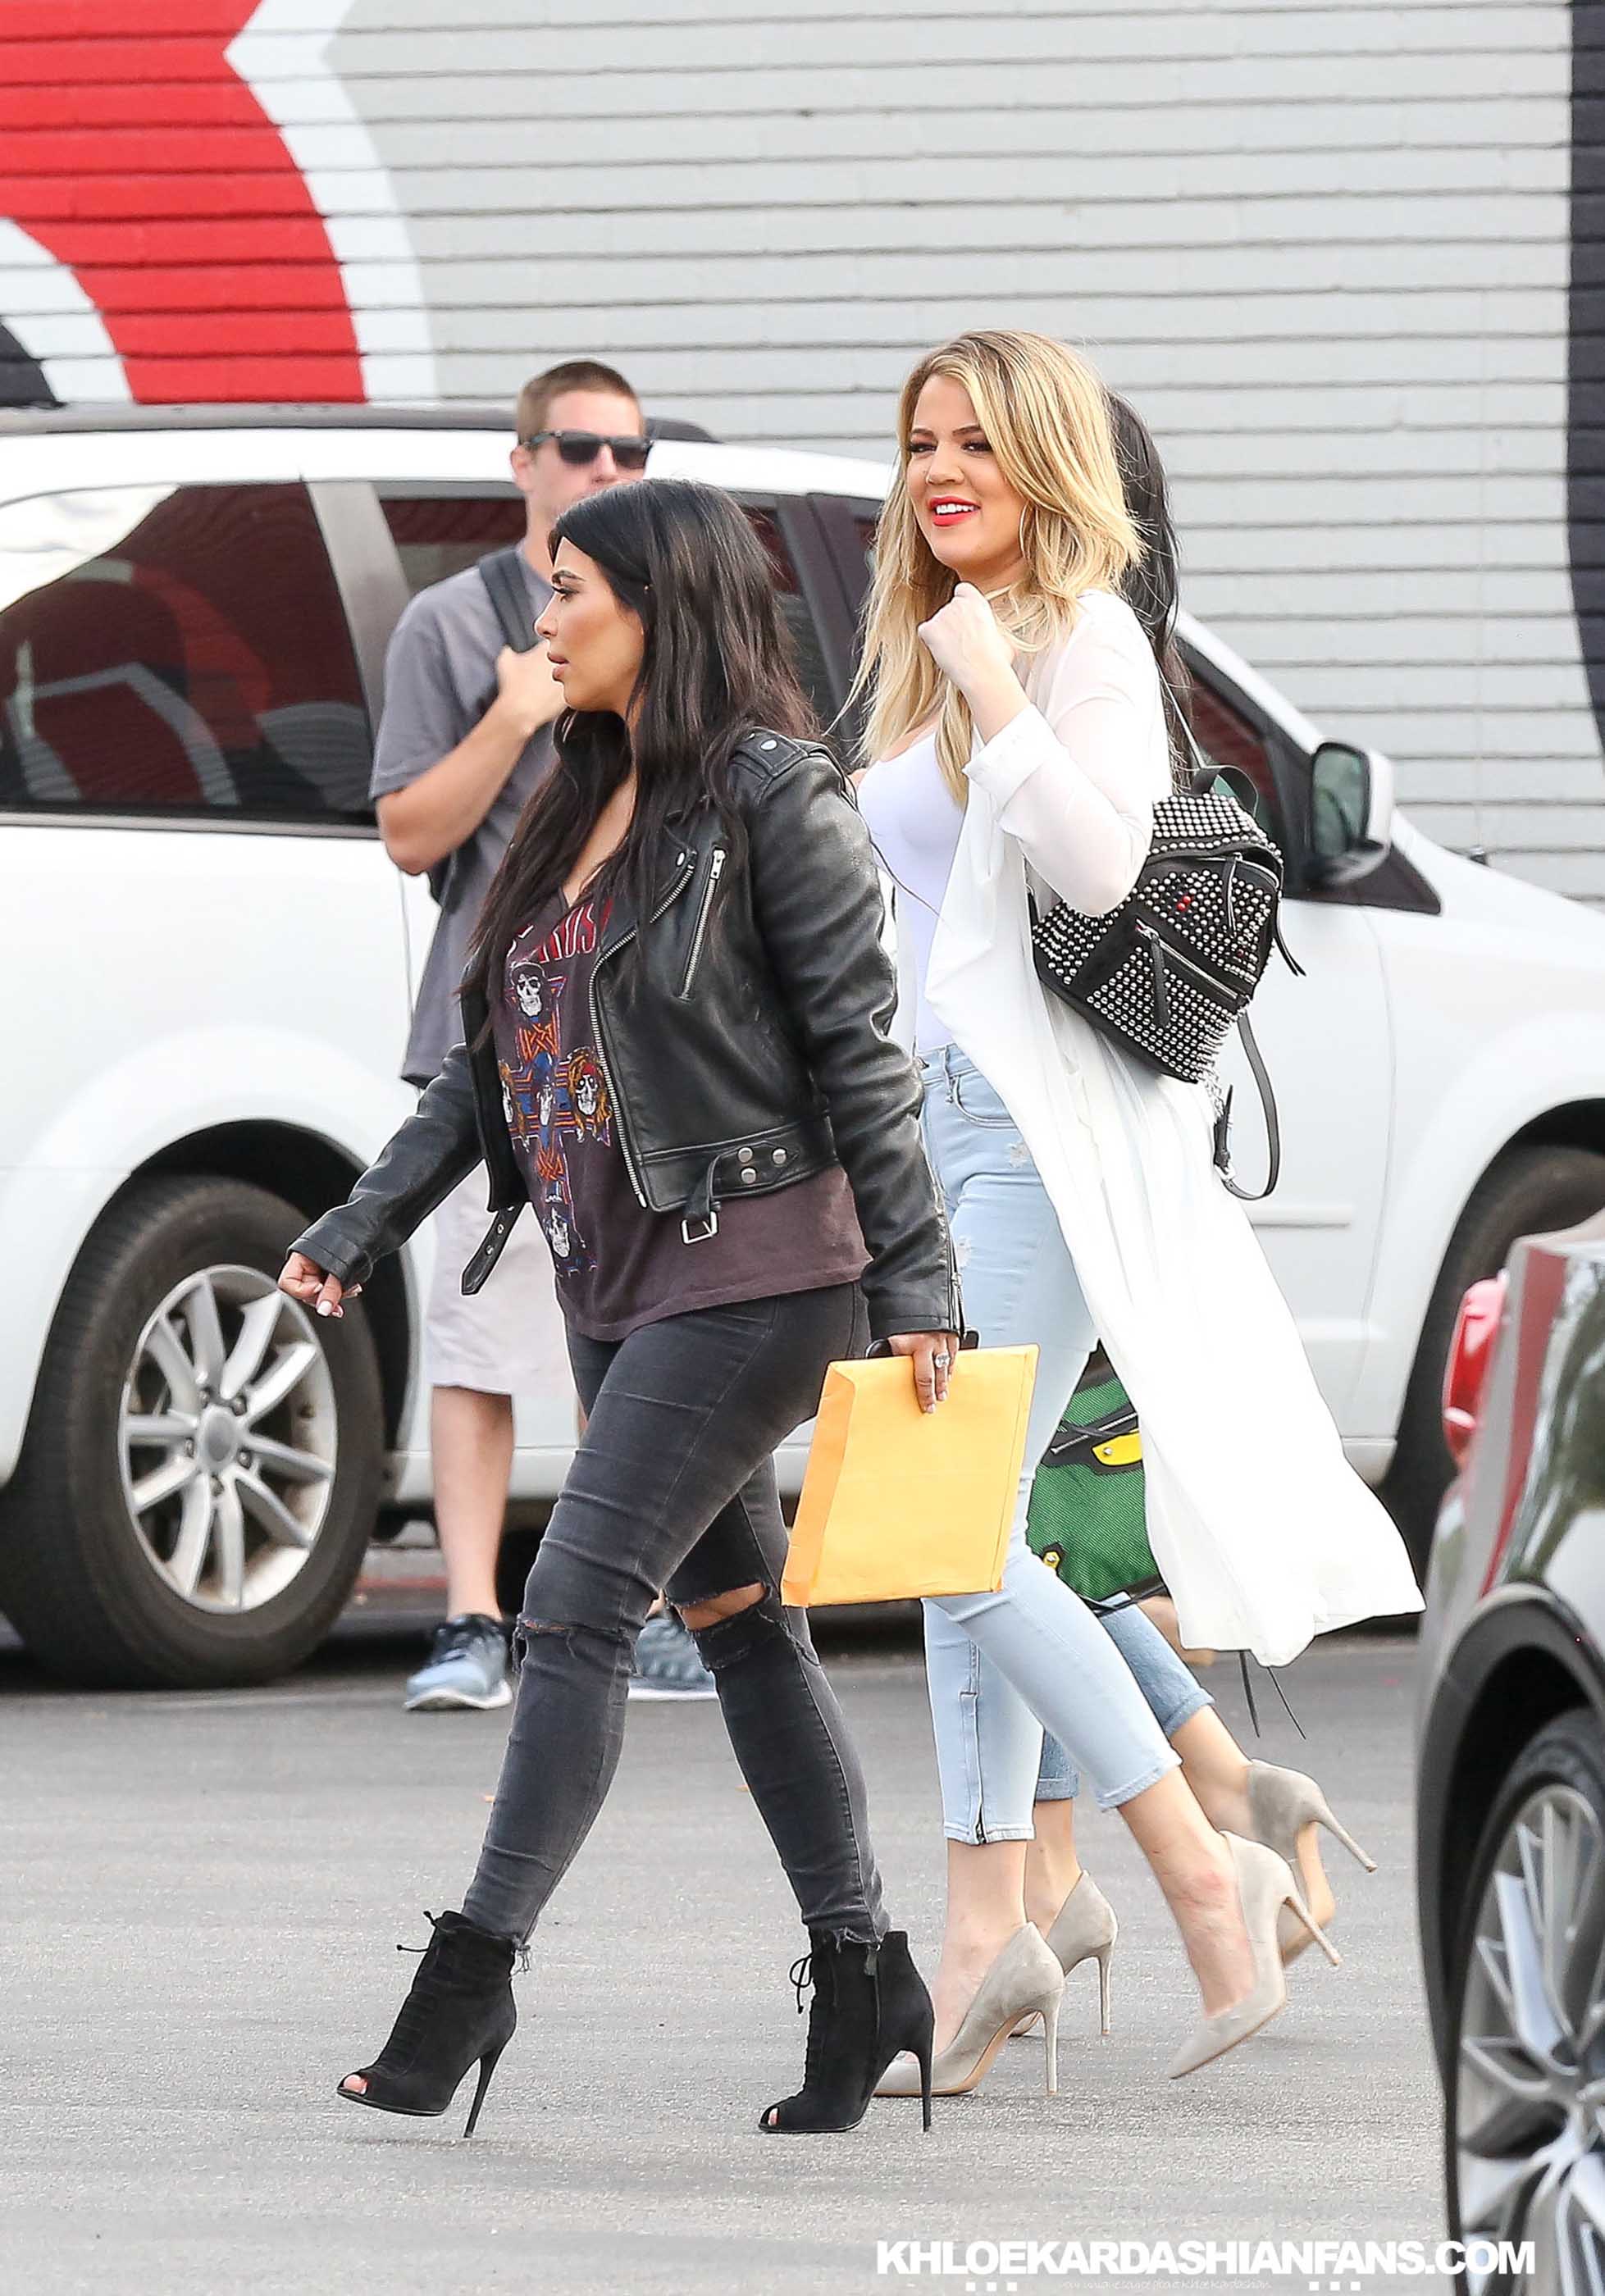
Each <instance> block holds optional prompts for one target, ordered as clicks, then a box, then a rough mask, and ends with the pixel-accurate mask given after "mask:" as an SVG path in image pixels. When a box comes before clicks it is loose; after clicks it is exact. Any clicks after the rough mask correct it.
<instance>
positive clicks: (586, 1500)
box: [463, 1284, 886, 1944]
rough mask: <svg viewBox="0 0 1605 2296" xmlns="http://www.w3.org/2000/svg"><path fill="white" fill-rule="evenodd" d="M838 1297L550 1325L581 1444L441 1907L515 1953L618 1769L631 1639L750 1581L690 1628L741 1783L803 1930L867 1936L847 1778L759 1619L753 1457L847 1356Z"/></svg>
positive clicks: (796, 1638) (858, 1827) (842, 1289)
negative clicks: (472, 1867) (656, 1619)
mask: <svg viewBox="0 0 1605 2296" xmlns="http://www.w3.org/2000/svg"><path fill="white" fill-rule="evenodd" d="M867 1345H868V1317H867V1315H866V1312H865V1308H864V1303H863V1297H862V1294H861V1293H860V1291H859V1289H858V1287H857V1285H856V1284H834V1285H831V1286H829V1287H828V1288H827V1289H824V1290H821V1291H817V1292H795V1293H792V1294H788V1295H786V1296H785V1297H782V1298H778V1299H768V1300H742V1301H740V1302H739V1303H737V1305H736V1306H733V1307H726V1308H699V1309H697V1310H695V1312H693V1313H691V1314H687V1315H683V1316H668V1317H665V1318H664V1319H663V1321H662V1322H661V1323H656V1324H646V1326H644V1327H643V1328H642V1329H641V1330H640V1331H638V1332H632V1333H630V1336H629V1337H628V1338H627V1339H624V1340H621V1341H614V1342H603V1341H596V1340H590V1339H587V1338H585V1337H583V1336H582V1335H581V1334H580V1333H575V1332H573V1331H572V1330H571V1332H570V1334H569V1357H570V1360H571V1362H572V1365H573V1369H574V1378H575V1382H576V1384H577V1385H578V1388H579V1390H580V1400H581V1402H582V1403H583V1405H584V1406H585V1409H586V1413H587V1421H586V1429H585V1433H584V1435H583V1436H582V1437H581V1439H580V1445H579V1447H578V1449H577V1450H576V1452H575V1454H574V1460H573V1464H572V1467H571V1468H570V1470H569V1474H568V1479H567V1480H566V1482H565V1483H564V1488H563V1493H562V1496H561V1497H560V1498H559V1499H558V1501H557V1505H556V1507H555V1509H554V1510H553V1513H552V1519H551V1521H550V1523H549V1525H548V1526H547V1532H546V1536H545V1538H543V1539H542V1541H541V1544H540V1550H539V1554H537V1556H536V1559H535V1564H534V1568H533V1569H532V1570H531V1573H530V1578H529V1583H528V1585H527V1587H525V1590H524V1600H523V1612H522V1614H521V1616H520V1619H519V1628H518V1635H517V1637H516V1642H515V1647H516V1648H518V1649H519V1650H521V1651H522V1656H523V1662H522V1664H521V1666H520V1668H519V1674H518V1687H517V1693H516V1698H515V1702H514V1710H513V1723H512V1727H511V1729H510V1731H509V1733H508V1736H507V1746H506V1754H505V1756H504V1758H503V1761H502V1771H501V1779H500V1783H499V1784H498V1788H497V1794H496V1805H495V1808H493V1809H492V1811H491V1813H490V1825H489V1826H488V1827H487V1829H486V1833H485V1841H484V1847H483V1849H482V1850H481V1853H480V1862H479V1870H478V1872H477V1873H476V1874H475V1875H474V1878H473V1886H472V1888H471V1889H470V1890H469V1892H468V1895H467V1897H466V1898H465V1899H464V1901H463V1910H464V1912H465V1914H466V1915H467V1916H468V1918H469V1920H470V1921H472V1922H474V1923H477V1924H478V1925H479V1927H480V1928H481V1929H485V1930H490V1931H493V1932H495V1933H496V1934H498V1935H500V1936H506V1937H515V1938H518V1939H524V1938H526V1937H527V1936H528V1935H529V1933H530V1931H531V1929H532V1928H533V1926H534V1924H535V1923H536V1921H537V1920H538V1919H539V1915H540V1912H541V1909H542V1907H544V1906H545V1905H546V1902H547V1898H549V1897H550V1896H551V1894H552V1892H553V1890H555V1889H556V1886H557V1884H558V1882H560V1881H561V1880H562V1879H563V1876H564V1873H565V1872H566V1871H567V1870H568V1866H569V1865H570V1863H571V1861H572V1858H573V1857H574V1856H575V1854H576V1853H577V1851H578V1850H579V1849H580V1843H581V1842H582V1841H584V1840H585V1837H586V1835H587V1833H588V1832H589V1831H590V1827H591V1824H592V1821H593V1820H594V1818H595V1817H596V1815H597V1811H598V1810H599V1809H600V1808H601V1807H602V1803H603V1800H605V1796H606V1793H607V1790H608V1787H609V1786H610V1784H612V1783H613V1771H614V1769H615V1767H617V1764H618V1759H619V1750H620V1747H621V1744H622V1743H623V1736H624V1710H625V1701H626V1698H627V1696H628V1693H629V1685H630V1664H631V1660H632V1657H633V1654H634V1651H635V1641H636V1636H637V1635H638V1632H639V1631H640V1628H641V1625H642V1623H643V1621H644V1620H645V1619H646V1614H647V1611H648V1610H649V1609H650V1607H651V1605H652V1603H653V1602H654V1600H655V1599H656V1595H657V1592H658V1589H659V1588H660V1587H662V1588H663V1589H664V1590H665V1591H666V1592H667V1594H668V1596H669V1599H670V1601H671V1603H681V1604H690V1605H695V1604H696V1603H703V1602H706V1601H707V1600H708V1598H709V1597H710V1596H711V1595H723V1594H728V1593H732V1592H734V1591H735V1590H736V1589H737V1588H739V1587H751V1586H761V1587H763V1588H764V1589H765V1592H764V1594H763V1596H762V1598H761V1600H760V1601H759V1602H758V1603H755V1604H753V1606H752V1607H751V1608H749V1609H747V1610H745V1611H740V1612H738V1613H737V1615H736V1616H735V1617H733V1618H728V1619H724V1620H720V1622H719V1623H718V1624H717V1625H715V1626H712V1627H708V1628H703V1629H701V1630H700V1631H699V1632H698V1633H697V1636H696V1641H697V1646H698V1648H699V1649H700V1650H701V1652H702V1654H703V1657H704V1660H705V1661H706V1662H707V1664H708V1666H709V1667H710V1669H712V1675H713V1679H714V1682H715V1683H716V1684H717V1685H718V1689H719V1701H720V1710H721V1712H722V1714H723V1716H724V1722H725V1727H726V1729H727V1731H728V1734H729V1738H730V1743H731V1746H732V1747H733V1748H734V1750H735V1753H736V1759H737V1762H738V1763H739V1764H740V1766H741V1772H742V1775H743V1776H744V1777H745V1780H746V1783H747V1784H748V1786H749V1787H750V1788H751V1790H752V1794H753V1801H754V1802H755V1803H756V1805H757V1808H758V1811H759V1814H760V1816H761V1817H762V1819H763V1822H764V1824H765V1825H767V1826H768V1828H769V1831H770V1839H771V1840H772V1841H773V1842H774V1844H775V1848H776V1849H777V1850H778V1852H779V1855H780V1861H781V1864H782V1865H783V1866H785V1868H786V1878H787V1879H788V1880H789V1882H791V1885H792V1889H793V1890H794V1893H795V1896H796V1899H797V1904H798V1906H799V1907H800V1908H801V1910H802V1918H803V1920H804V1922H805V1923H807V1924H808V1926H809V1928H810V1929H814V1930H822V1931H827V1933H828V1934H830V1935H831V1936H833V1937H836V1938H840V1939H854V1940H857V1941H859V1942H860V1943H863V1944H871V1943H873V1942H874V1941H875V1940H876V1939H878V1938H880V1937H882V1936H884V1935H885V1929H886V1918H885V1912H884V1911H883V1908H882V1903H881V1884H880V1876H879V1874H878V1873H877V1869H876V1864H875V1857H874V1852H873V1851H872V1849H870V1846H869V1833H868V1815H867V1806H866V1796H865V1790H864V1777H863V1772H862V1770H861V1768H860V1765H859V1760H858V1757H857V1755H856V1753H855V1752H854V1751H853V1747H852V1741H851V1740H850V1739H849V1737H848V1735H847V1730H846V1726H845V1724H844V1721H843V1718H842V1713H841V1710H840V1708H839V1707H838V1706H837V1704H836V1702H835V1693H833V1692H832V1690H831V1687H830V1685H829V1683H828V1682H827V1680H826V1677H825V1674H824V1671H823V1669H822V1668H821V1667H820V1665H819V1660H818V1658H817V1657H816V1656H815V1654H814V1649H813V1644H812V1643H811V1640H810V1638H809V1633H808V1621H807V1619H806V1616H805V1615H804V1614H803V1613H802V1612H801V1611H788V1610H786V1608H785V1607H784V1606H783V1605H782V1603H781V1602H780V1599H779V1594H778V1588H779V1584H780V1573H781V1568H782V1565H783V1563H784V1562H785V1558H786V1529H785V1526H784V1523H783V1522H782V1521H781V1515H780V1503H779V1495H778V1490H777V1488H776V1484H775V1470H774V1464H773V1459H772V1456H771V1455H772V1453H773V1451H774V1448H775V1446H776V1444H777V1443H779V1442H781V1441H782V1440H784V1439H785V1438H786V1436H787V1435H789V1434H791V1433H792V1432H793V1431H794V1430H795V1429H796V1428H797V1427H798V1426H800V1425H801V1423H802V1421H803V1420H805V1419H807V1418H808V1417H810V1415H811V1414H812V1413H813V1411H814V1410H815V1409H816V1408H817V1406H818V1404H819V1390H820V1388H821V1387H822V1386H823V1384H824V1379H825V1371H826V1367H827V1365H828V1364H830V1363H832V1362H835V1361H836V1360H837V1359H839V1358H841V1357H848V1356H855V1355H861V1354H862V1353H863V1350H864V1349H865V1347H866V1346H867Z"/></svg>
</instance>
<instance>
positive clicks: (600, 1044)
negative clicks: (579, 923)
mask: <svg viewBox="0 0 1605 2296" xmlns="http://www.w3.org/2000/svg"><path fill="white" fill-rule="evenodd" d="M689 882H690V879H689V878H688V877H678V878H676V880H675V881H674V883H673V884H672V885H671V887H670V888H669V890H668V891H667V892H666V893H665V894H664V896H663V899H662V900H661V901H660V902H659V903H658V905H657V906H656V908H655V909H654V911H653V912H652V914H651V915H650V916H649V917H648V918H647V920H646V922H647V923H648V924H649V925H654V924H656V922H657V921H658V919H659V918H660V917H661V916H662V915H663V912H664V910H665V909H666V908H668V907H669V906H671V903H672V902H674V901H677V900H678V899H679V896H680V895H681V894H682V893H683V892H684V891H685V890H686V887H687V884H688V883H689ZM638 931H639V928H638V926H636V925H631V926H630V931H628V932H627V933H623V934H621V936H620V938H619V939H617V940H616V941H615V942H614V943H613V947H612V948H610V949H609V950H608V952H607V955H608V956H609V957H614V956H617V955H618V954H619V951H620V950H621V949H624V948H628V947H630V942H631V941H632V940H634V939H636V937H637V935H638ZM602 964H603V960H602V959H601V958H600V957H598V959H597V963H596V964H594V965H593V966H592V967H591V977H590V989H589V993H588V996H587V998H586V1002H587V1004H588V1006H589V1008H590V1024H591V1034H592V1035H593V1036H594V1037H596V1040H597V1051H598V1052H599V1053H600V1054H601V1055H602V1067H603V1071H604V1073H605V1076H606V1078H607V1080H608V1083H609V1084H610V1086H611V1087H613V1112H614V1114H615V1115H616V1116H617V1118H618V1119H619V1146H620V1148H621V1151H622V1152H623V1156H624V1169H625V1170H626V1171H627V1172H628V1173H629V1175H630V1186H631V1187H632V1188H633V1189H634V1190H635V1195H636V1201H637V1203H638V1204H639V1205H640V1207H641V1210H643V1211H650V1210H651V1209H652V1207H651V1205H650V1204H649V1203H648V1202H647V1201H646V1180H645V1178H644V1177H643V1173H642V1167H641V1160H640V1154H639V1152H638V1149H637V1147H636V1144H635V1139H634V1136H633V1135H632V1134H631V1132H630V1116H629V1112H628V1111H627V1110H626V1108H625V1106H624V1095H623V1094H622V1092H621V1090H620V1088H619V1065H618V1062H616V1061H615V1060H614V1059H613V1053H612V1048H611V1046H609V1044H608V1041H607V1030H606V1029H605V1028H604V1026H603V1024H602V1008H601V1006H600V1005H598V1004H597V981H598V980H599V979H600V978H601V974H602Z"/></svg>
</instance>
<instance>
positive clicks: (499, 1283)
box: [424, 1164, 560, 1395]
mask: <svg viewBox="0 0 1605 2296" xmlns="http://www.w3.org/2000/svg"><path fill="white" fill-rule="evenodd" d="M434 1223H435V1266H434V1277H433V1280H432V1283H431V1285H430V1289H429V1300H428V1302H427V1305H426V1307H425V1308H424V1380H425V1382H427V1384H428V1385H429V1386H431V1387H470V1388H473V1390H475V1391H476V1393H478V1394H480V1395H531V1394H535V1393H538V1392H539V1390H541V1389H542V1388H543V1387H545V1386H546V1385H547V1384H548V1382H549V1381H550V1379H551V1374H552V1353H553V1349H552V1339H551V1333H552V1328H553V1325H554V1323H555V1322H556V1320H557V1319H558V1318H559V1316H560V1310H559V1309H558V1308H557V1305H556V1300H554V1298H553V1295H552V1282H553V1279H552V1255H551V1253H550V1252H549V1251H547V1243H546V1238H545V1237H544V1236H543V1235H542V1234H541V1233H540V1230H539V1228H538V1227H537V1226H536V1225H535V1219H534V1215H533V1214H532V1213H531V1216H530V1217H529V1218H527V1219H520V1220H519V1222H518V1223H517V1225H516V1226H515V1227H514V1230H513V1233H512V1234H511V1235H510V1236H509V1237H508V1238H507V1241H506V1246H505V1248H504V1250H503V1251H502V1256H501V1258H500V1259H498V1261H497V1263H496V1265H495V1267H493V1268H492V1269H491V1271H490V1275H488V1276H487V1277H486V1279H485V1282H484V1283H483V1285H482V1286H481V1289H480V1290H479V1291H478V1292H475V1293H474V1295H473V1298H472V1299H465V1297H464V1296H463V1289H462V1282H463V1270H464V1268H465V1267H466V1266H467V1265H468V1262H469V1261H470V1260H471V1259H473V1255H474V1253H475V1252H476V1251H478V1250H479V1247H480V1245H481V1243H482V1242H483V1241H484V1236H485V1230H486V1229H487V1228H488V1227H489V1226H490V1213H489V1212H488V1211H487V1210H486V1209H485V1171H484V1167H483V1165H482V1164H476V1165H475V1166H474V1168H473V1171H472V1172H470V1173H469V1175H468V1177H467V1178H466V1179H465V1180H463V1181H461V1182H459V1183H458V1185H457V1187H455V1188H454V1189H453V1190H452V1192H451V1193H450V1194H449V1196H448V1197H447V1199H446V1201H445V1202H444V1203H443V1204H442V1205H441V1206H440V1210H438V1211H437V1212H436V1214H435V1216H434Z"/></svg>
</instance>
